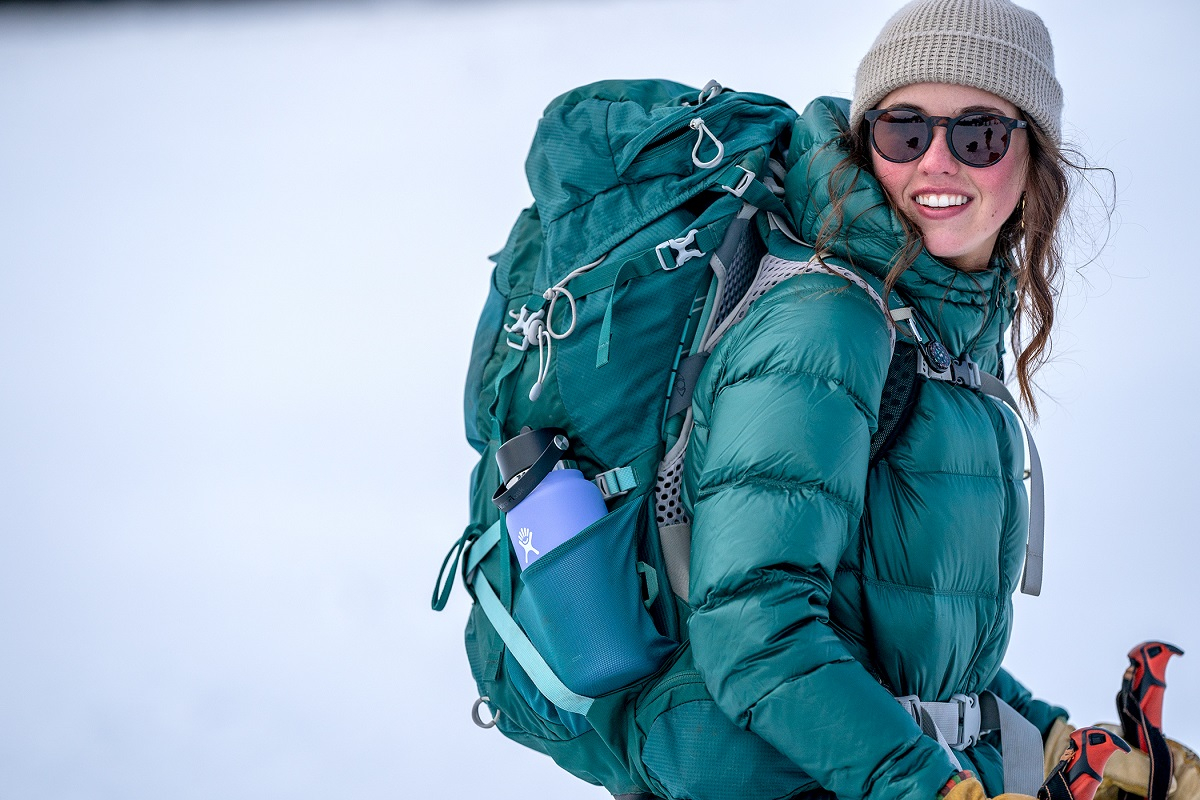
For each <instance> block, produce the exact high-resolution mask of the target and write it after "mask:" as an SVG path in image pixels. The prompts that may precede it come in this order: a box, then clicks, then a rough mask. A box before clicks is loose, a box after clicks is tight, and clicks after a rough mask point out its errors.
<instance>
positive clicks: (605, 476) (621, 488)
mask: <svg viewBox="0 0 1200 800" xmlns="http://www.w3.org/2000/svg"><path fill="white" fill-rule="evenodd" d="M592 483H594V484H596V487H597V488H598V489H599V490H600V493H601V494H603V495H604V499H605V500H611V499H613V498H614V497H621V496H622V495H626V494H629V493H630V492H632V491H633V490H634V489H636V488H637V485H638V482H637V475H635V474H634V472H633V468H632V467H618V468H616V469H610V470H608V471H607V472H601V473H600V474H599V475H597V476H596V477H595V478H593V479H592Z"/></svg>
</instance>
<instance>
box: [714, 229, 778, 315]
mask: <svg viewBox="0 0 1200 800" xmlns="http://www.w3.org/2000/svg"><path fill="white" fill-rule="evenodd" d="M766 252H767V248H766V245H764V244H763V242H762V239H761V238H759V235H758V231H756V230H755V229H754V226H753V225H750V226H748V227H747V228H746V232H745V234H743V236H742V238H741V239H740V240H739V241H738V245H737V249H736V250H735V251H734V253H733V258H731V259H730V260H729V261H730V263H728V264H726V265H725V296H724V297H722V298H721V306H720V308H718V309H717V318H716V322H717V324H718V325H719V324H720V323H721V321H722V320H723V319H725V317H726V316H728V314H729V312H730V311H732V310H733V307H734V306H736V305H737V304H738V301H739V300H741V299H742V296H743V295H745V294H746V290H747V289H749V288H750V283H751V282H752V281H753V280H754V275H755V273H757V272H758V262H759V261H761V260H762V257H763V255H765V254H766Z"/></svg>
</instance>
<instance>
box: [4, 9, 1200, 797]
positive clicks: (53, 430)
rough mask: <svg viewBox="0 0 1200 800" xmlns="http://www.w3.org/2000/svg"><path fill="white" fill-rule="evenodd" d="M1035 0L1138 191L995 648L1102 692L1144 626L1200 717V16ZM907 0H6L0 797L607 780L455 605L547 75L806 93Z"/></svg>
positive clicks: (851, 59) (1084, 130)
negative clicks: (490, 284) (92, 1)
mask: <svg viewBox="0 0 1200 800" xmlns="http://www.w3.org/2000/svg"><path fill="white" fill-rule="evenodd" d="M1029 5H1030V6H1031V7H1033V8H1034V9H1035V10H1037V11H1038V12H1039V13H1041V14H1042V15H1043V17H1044V19H1045V20H1046V22H1047V24H1048V26H1049V27H1050V29H1051V31H1052V33H1053V35H1054V39H1055V44H1056V48H1057V56H1058V69H1059V76H1060V79H1061V81H1062V83H1063V85H1064V87H1065V89H1066V94H1067V108H1066V120H1067V129H1068V134H1069V135H1070V136H1072V138H1074V139H1076V140H1077V141H1078V142H1079V143H1080V144H1081V145H1082V146H1083V148H1084V149H1085V151H1086V152H1087V153H1088V154H1089V155H1090V156H1092V157H1093V158H1094V159H1095V160H1097V161H1100V162H1101V163H1103V164H1105V165H1107V166H1109V167H1110V168H1112V169H1113V170H1114V172H1115V173H1116V176H1117V182H1118V185H1119V191H1120V194H1119V208H1118V212H1117V217H1116V221H1117V223H1118V224H1117V225H1116V226H1115V229H1114V232H1113V236H1112V239H1111V241H1110V242H1109V244H1108V247H1107V248H1106V249H1105V251H1104V253H1103V255H1102V257H1101V259H1100V261H1099V262H1098V263H1095V264H1092V265H1090V266H1088V267H1087V269H1086V270H1085V271H1084V273H1083V275H1082V276H1075V277H1073V278H1072V280H1071V281H1070V289H1071V296H1070V299H1069V303H1068V307H1067V309H1066V313H1065V314H1064V315H1063V326H1062V329H1061V333H1060V335H1059V339H1058V350H1057V352H1058V358H1057V360H1056V362H1055V363H1054V364H1053V365H1052V366H1051V367H1050V368H1048V369H1047V370H1046V371H1045V372H1044V373H1043V383H1044V386H1045V388H1046V390H1047V393H1048V395H1049V397H1048V398H1047V399H1046V400H1045V401H1044V414H1043V421H1042V423H1041V425H1040V426H1039V428H1038V441H1039V445H1040V448H1041V450H1042V455H1043V459H1044V461H1045V464H1046V469H1047V487H1048V546H1047V555H1046V563H1047V568H1046V589H1045V593H1044V595H1043V597H1041V598H1040V599H1037V600H1029V599H1025V598H1021V599H1019V600H1018V606H1017V609H1018V611H1017V613H1018V622H1017V627H1016V631H1015V635H1014V639H1013V644H1012V648H1011V650H1010V653H1009V659H1008V662H1007V663H1008V665H1009V666H1010V668H1011V669H1012V670H1013V672H1015V673H1016V674H1017V675H1018V676H1019V677H1021V678H1022V679H1023V680H1025V682H1026V683H1028V684H1029V685H1030V686H1031V687H1032V688H1033V689H1034V690H1035V691H1036V692H1038V693H1039V694H1041V695H1043V696H1045V697H1047V698H1048V699H1051V700H1054V701H1057V702H1060V703H1062V704H1065V705H1067V706H1068V707H1069V708H1071V709H1072V711H1073V713H1074V715H1075V718H1076V720H1077V721H1080V722H1087V721H1092V720H1094V719H1098V718H1110V719H1111V718H1112V717H1113V716H1114V713H1113V708H1112V697H1113V695H1114V694H1115V692H1116V690H1117V688H1118V686H1119V682H1120V674H1121V671H1122V669H1123V667H1124V665H1125V657H1124V654H1125V652H1126V651H1127V650H1128V648H1129V647H1130V646H1131V645H1133V644H1134V643H1136V642H1138V641H1140V640H1142V639H1145V638H1152V637H1155V638H1163V639H1166V640H1168V641H1173V642H1175V643H1176V644H1178V645H1180V646H1182V647H1184V649H1190V650H1191V651H1193V652H1192V654H1191V655H1189V656H1186V657H1184V658H1183V659H1179V660H1176V661H1175V662H1173V664H1172V667H1171V670H1170V672H1169V674H1168V679H1169V683H1170V689H1169V691H1168V693H1167V711H1166V726H1167V729H1168V733H1171V734H1174V735H1175V736H1176V737H1177V738H1180V739H1182V740H1184V741H1187V742H1190V743H1191V744H1192V745H1193V746H1195V745H1197V744H1200V623H1198V622H1197V619H1196V614H1197V606H1198V604H1197V590H1196V578H1195V571H1196V566H1197V553H1198V550H1200V548H1198V546H1197V544H1196V541H1195V537H1196V535H1197V531H1198V528H1200V526H1198V525H1197V523H1196V509H1195V506H1196V503H1197V494H1198V482H1197V477H1198V469H1197V466H1196V465H1197V453H1198V452H1200V434H1198V433H1197V430H1198V426H1197V423H1196V420H1195V414H1196V405H1197V404H1196V402H1195V396H1196V392H1197V385H1196V383H1197V382H1196V379H1195V378H1194V372H1195V350H1196V342H1197V333H1196V324H1195V322H1194V320H1195V308H1196V306H1195V300H1194V291H1192V282H1191V281H1192V279H1193V273H1194V271H1195V269H1196V267H1195V263H1196V259H1195V249H1194V247H1193V246H1192V242H1191V241H1190V239H1191V238H1192V237H1194V231H1195V228H1196V223H1195V221H1194V219H1193V218H1194V216H1195V212H1194V201H1193V195H1194V191H1195V188H1194V187H1195V184H1196V181H1197V177H1198V176H1200V167H1198V166H1197V159H1196V155H1195V154H1196V150H1197V148H1196V147H1195V146H1194V144H1193V143H1191V142H1190V141H1189V139H1190V136H1191V135H1192V134H1193V133H1194V132H1196V131H1197V130H1198V129H1200V116H1198V113H1197V107H1198V106H1197V99H1198V98H1197V90H1196V84H1195V76H1196V75H1197V74H1198V67H1200V64H1198V63H1197V57H1196V55H1195V47H1194V37H1195V35H1196V33H1197V31H1200V24H1198V23H1200V12H1198V11H1197V7H1196V6H1195V5H1193V4H1191V3H1186V2H1177V3H1162V2H1159V3H1153V2H1151V3H1136V4H1133V3H1124V2H1121V3H1118V2H1107V1H1106V2H1093V3H1088V4H1079V3H1075V2H1068V1H1067V0H1053V1H1052V0H1042V1H1040V2H1030V3H1029ZM896 7H898V3H893V2H882V1H873V2H862V3H854V4H851V3H846V4H833V3H826V4H821V7H820V8H815V7H813V4H808V3H803V4H801V3H795V2H790V3H789V2H784V1H783V0H780V1H779V2H768V0H755V1H754V2H750V1H747V2H740V3H733V2H730V3H716V2H700V1H698V0H693V1H692V2H685V1H684V0H660V1H657V2H640V3H638V2H603V3H566V2H562V3H552V2H543V3H529V4H507V3H505V4H479V5H473V4H453V5H447V6H439V5H435V4H401V3H367V2H345V3H330V4H324V5H321V4H291V3H283V2H277V3H264V4H260V5H252V6H238V5H234V4H219V5H212V6H202V5H183V6H176V5H173V4H163V5H161V6H160V5H157V4H155V5H147V6H127V7H118V8H110V7H88V6H80V7H73V8H68V9H60V10H45V9H21V8H11V7H4V8H0V420H2V422H0V642H3V648H2V650H0V654H2V655H0V720H3V724H0V798H54V799H55V800H57V799H58V798H64V799H66V798H123V799H124V798H155V799H157V798H173V799H174V798H178V799H179V800H183V799H184V798H215V797H221V798H231V799H232V798H251V797H253V798H256V799H259V798H328V797H351V798H383V797H447V798H457V797H463V796H468V795H471V794H474V793H477V792H486V793H487V795H488V796H489V797H490V798H493V800H505V799H506V798H522V800H524V798H528V797H531V796H532V797H548V796H553V797H562V798H572V797H578V798H588V797H591V798H602V797H604V796H605V794H604V793H603V792H602V791H600V790H597V789H593V788H590V787H588V786H586V785H584V784H581V783H579V782H578V781H576V780H575V779H573V778H570V777H569V776H567V775H566V774H565V773H559V772H558V771H557V769H556V768H555V767H554V766H553V765H552V764H551V763H550V762H549V761H548V760H546V759H544V758H543V757H541V756H537V755H535V754H532V753H529V752H527V751H524V750H523V749H522V748H520V747H518V746H516V745H514V744H511V743H509V742H508V741H507V740H504V739H503V737H501V736H500V735H499V734H498V733H496V732H495V731H491V732H484V731H480V730H478V729H476V728H475V727H474V726H472V725H471V723H470V722H469V720H468V711H469V709H470V705H471V703H472V701H473V700H474V698H475V691H474V687H473V685H472V682H471V680H470V676H469V671H468V669H467V665H466V659H465V656H464V655H463V651H462V646H461V630H462V623H463V621H464V619H465V614H466V609H467V605H466V595H465V593H464V592H462V591H461V587H459V589H458V591H457V592H456V595H455V597H454V599H453V600H452V602H451V604H450V606H449V608H448V609H447V610H446V611H445V612H444V613H443V614H440V615H435V614H433V613H432V612H430V611H429V607H428V597H429V593H430V590H431V588H432V583H433V579H434V576H435V573H436V571H437V567H438V565H439V563H440V561H441V556H442V555H443V553H444V552H445V550H446V549H447V548H448V547H449V545H450V543H451V542H452V541H453V540H454V539H455V538H456V537H457V536H458V534H459V533H460V531H461V528H462V526H463V524H464V523H465V521H466V504H465V498H466V484H467V474H468V472H469V469H470V467H471V465H472V463H473V451H471V450H470V448H469V447H468V446H467V445H466V444H465V441H464V439H463V435H462V423H461V410H460V409H461V403H460V398H461V385H462V380H463V373H464V371H465V367H466V360H467V354H468V350H469V345H470V341H471V338H472V334H473V332H474V326H475V320H476V317H477V314H478V311H479V308H480V306H481V304H482V302H483V298H484V296H485V293H486V281H487V262H486V260H485V256H486V255H487V254H488V253H491V252H494V251H495V250H498V249H499V248H500V246H501V245H502V244H503V243H504V240H505V237H506V233H507V228H508V226H509V225H510V224H511V222H512V219H513V218H514V217H515V214H516V212H517V211H518V210H519V209H520V208H521V207H523V206H524V205H526V204H527V203H528V199H529V197H528V191H527V189H526V188H525V185H524V177H523V162H524V154H525V151H526V149H527V147H528V144H529V140H530V137H531V135H532V133H533V128H534V125H535V123H536V120H537V118H538V116H539V114H540V112H541V109H542V108H543V107H544V105H545V104H546V102H548V101H549V100H550V99H551V98H552V97H554V96H555V95H557V94H559V93H560V92H562V91H564V90H566V89H568V88H571V87H572V86H575V85H578V84H582V83H586V82H590V81H593V80H597V79H600V78H608V77H670V78H674V79H677V80H681V81H684V82H687V83H691V84H694V85H702V84H703V83H704V82H705V81H707V80H708V79H709V78H717V79H719V80H721V81H722V82H723V83H725V84H726V85H729V86H733V87H736V88H744V89H753V90H756V91H761V92H766V93H769V94H774V95H776V96H779V97H782V98H784V99H786V100H788V101H789V102H791V103H792V104H793V105H795V106H797V107H801V106H803V105H804V104H805V103H806V102H807V101H808V100H809V99H810V98H811V97H813V96H815V95H818V94H838V93H841V94H848V93H849V92H850V91H851V89H852V88H853V72H854V67H855V65H856V64H857V61H858V59H859V58H860V57H861V55H862V53H863V52H864V51H865V49H866V47H867V46H868V45H869V43H870V41H871V40H872V39H873V37H874V35H875V33H876V32H877V30H878V28H879V27H880V26H881V25H882V23H883V22H884V20H885V19H886V18H887V16H888V15H889V13H890V12H891V11H892V10H894V9H895V8H896ZM1081 9H1086V11H1081ZM1076 260H1077V261H1078V260H1080V259H1078V258H1077V259H1076Z"/></svg>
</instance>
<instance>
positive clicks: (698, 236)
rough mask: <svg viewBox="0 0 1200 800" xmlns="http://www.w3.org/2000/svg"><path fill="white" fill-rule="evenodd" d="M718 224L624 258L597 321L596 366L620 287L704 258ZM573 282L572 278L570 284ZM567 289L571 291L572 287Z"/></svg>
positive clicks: (603, 355)
mask: <svg viewBox="0 0 1200 800" xmlns="http://www.w3.org/2000/svg"><path fill="white" fill-rule="evenodd" d="M718 224H719V223H716V222H714V223H712V224H711V225H706V226H704V227H703V228H692V229H691V230H690V231H688V233H687V235H686V236H682V237H680V238H678V239H669V240H667V241H665V242H663V243H662V244H660V245H658V246H657V247H654V248H651V249H650V250H646V251H644V252H642V253H640V254H638V255H636V256H634V257H633V258H631V259H629V260H627V261H625V262H624V263H622V264H621V266H620V267H618V268H617V273H616V275H615V276H613V279H612V294H611V295H609V297H608V305H607V306H605V308H604V320H603V321H602V322H601V323H600V343H599V344H598V345H597V347H596V367H597V368H599V367H603V366H604V365H605V364H607V363H608V349H609V344H610V343H611V341H612V315H613V306H614V305H616V302H617V294H618V293H619V292H620V291H621V287H622V286H623V285H624V284H626V283H628V282H629V281H631V280H633V279H635V278H642V277H645V276H646V275H651V274H653V273H655V272H657V271H659V270H664V271H667V272H670V271H673V270H676V269H678V268H679V267H681V266H683V265H684V264H686V263H687V262H688V261H691V260H693V259H696V260H699V261H704V256H705V254H707V253H710V252H712V250H713V248H715V247H717V245H719V244H720V243H721V241H720V239H718V238H717V234H716V232H715V230H714V229H715V228H716V227H717V225H718ZM593 272H595V270H593ZM591 274H592V272H586V273H584V274H583V275H581V276H580V277H579V278H577V279H576V281H579V280H583V279H585V278H587V277H588V276H589V275H591ZM576 281H572V284H574V283H575V282H576ZM570 286H571V284H568V288H570ZM571 291H572V293H574V290H571Z"/></svg>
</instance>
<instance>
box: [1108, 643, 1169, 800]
mask: <svg viewBox="0 0 1200 800" xmlns="http://www.w3.org/2000/svg"><path fill="white" fill-rule="evenodd" d="M1181 655H1183V651H1182V650H1180V649H1179V648H1178V647H1176V646H1175V645H1173V644H1167V643H1166V642H1142V643H1141V644H1139V645H1138V646H1137V647H1135V648H1133V649H1132V650H1130V651H1129V667H1128V668H1127V669H1126V670H1125V678H1124V680H1123V681H1122V682H1121V691H1119V692H1117V713H1118V714H1119V715H1120V716H1121V732H1122V733H1123V734H1125V738H1127V739H1129V741H1131V742H1137V744H1138V748H1139V749H1140V750H1141V751H1142V752H1144V753H1146V754H1147V755H1148V756H1150V785H1149V786H1148V787H1147V788H1146V800H1166V798H1167V791H1168V790H1169V789H1170V787H1171V771H1172V763H1171V750H1170V748H1169V747H1167V740H1166V737H1165V736H1163V733H1162V707H1163V693H1164V692H1165V691H1166V688H1167V662H1168V661H1170V660H1171V656H1181ZM1117 797H1118V800H1131V798H1133V797H1135V795H1133V794H1131V793H1130V792H1126V791H1124V790H1122V791H1120V792H1118V793H1117Z"/></svg>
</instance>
